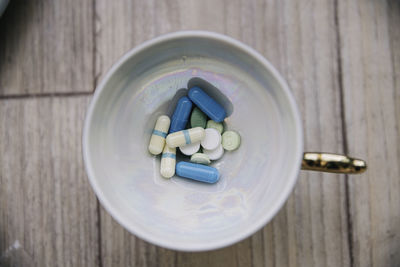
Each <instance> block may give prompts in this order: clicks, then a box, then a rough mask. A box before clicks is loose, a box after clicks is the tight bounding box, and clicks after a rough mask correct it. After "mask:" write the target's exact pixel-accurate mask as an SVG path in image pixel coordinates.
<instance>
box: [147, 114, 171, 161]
mask: <svg viewBox="0 0 400 267" xmlns="http://www.w3.org/2000/svg"><path fill="white" fill-rule="evenodd" d="M169 125H170V119H169V118H168V116H166V115H161V116H160V117H158V119H157V122H156V125H155V126H154V130H153V134H152V135H151V139H150V144H149V151H150V153H151V154H153V155H158V154H160V153H161V152H162V151H163V148H164V145H165V137H166V136H167V133H168V129H169Z"/></svg>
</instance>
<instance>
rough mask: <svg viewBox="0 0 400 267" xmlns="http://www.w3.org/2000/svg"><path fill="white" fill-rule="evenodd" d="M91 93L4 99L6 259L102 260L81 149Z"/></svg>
mask: <svg viewBox="0 0 400 267" xmlns="http://www.w3.org/2000/svg"><path fill="white" fill-rule="evenodd" d="M88 99H89V98H88V97H68V98H49V97H44V98H36V99H17V100H10V99H7V100H0V251H1V254H0V265H1V266H98V263H99V262H98V235H97V234H98V228H97V211H96V208H97V204H96V198H95V196H94V194H93V192H92V190H91V189H90V186H89V184H88V180H87V178H86V174H85V171H84V168H83V162H82V155H81V130H82V125H83V117H84V114H85V110H86V107H87V104H88Z"/></svg>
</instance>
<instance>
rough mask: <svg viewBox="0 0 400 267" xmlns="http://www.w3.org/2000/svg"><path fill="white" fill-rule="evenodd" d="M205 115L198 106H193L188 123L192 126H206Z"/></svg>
mask: <svg viewBox="0 0 400 267" xmlns="http://www.w3.org/2000/svg"><path fill="white" fill-rule="evenodd" d="M206 123H207V115H206V114H204V113H203V111H201V110H200V109H199V108H198V107H195V108H194V109H193V111H192V115H190V125H191V126H192V128H194V127H201V128H206Z"/></svg>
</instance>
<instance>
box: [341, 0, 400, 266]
mask: <svg viewBox="0 0 400 267" xmlns="http://www.w3.org/2000/svg"><path fill="white" fill-rule="evenodd" d="M399 16H400V5H399V2H398V1H397V2H396V1H388V2H386V1H362V0H359V1H339V17H340V18H341V20H340V39H341V51H342V53H341V61H342V69H343V92H344V100H345V102H344V103H345V106H344V113H345V123H346V133H347V134H346V139H347V144H348V145H347V146H348V151H349V153H351V154H354V155H359V156H361V157H365V158H366V159H367V160H368V163H369V170H368V171H367V172H366V173H365V174H364V175H362V176H360V177H351V178H349V180H348V182H349V189H350V200H351V201H350V204H351V206H350V210H351V219H352V220H351V225H352V246H353V255H352V257H353V258H354V266H399V265H400V254H399V253H398V252H399V250H400V234H399V233H400V213H399V207H400V206H399V205H400V180H399V177H400V169H399V162H400V153H399V152H400V137H399V126H400V116H399V103H400V102H399V88H400V87H399V71H400V69H399V66H400V65H399V64H400V60H399V59H400V41H399V34H400V31H399V27H398V25H399V24H398V23H399Z"/></svg>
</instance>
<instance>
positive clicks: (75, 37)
mask: <svg viewBox="0 0 400 267" xmlns="http://www.w3.org/2000/svg"><path fill="white" fill-rule="evenodd" d="M92 25H93V2H92V1H89V0H83V1H81V0H72V1H71V0H68V1H52V0H40V1H24V0H12V1H10V4H9V6H8V7H7V9H6V10H5V12H4V14H3V16H2V17H1V18H0V95H32V94H33V95H34V94H39V93H48V94H53V93H70V92H92V91H93V89H94V86H93V46H94V43H93V26H92Z"/></svg>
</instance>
